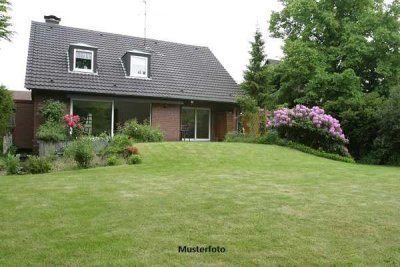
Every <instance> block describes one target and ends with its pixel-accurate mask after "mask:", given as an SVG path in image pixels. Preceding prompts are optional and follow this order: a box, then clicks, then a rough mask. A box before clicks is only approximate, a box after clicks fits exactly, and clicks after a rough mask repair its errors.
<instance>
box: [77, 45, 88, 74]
mask: <svg viewBox="0 0 400 267" xmlns="http://www.w3.org/2000/svg"><path fill="white" fill-rule="evenodd" d="M74 54H75V56H74V59H75V60H74V70H77V71H86V72H93V51H90V50H81V49H75V50H74Z"/></svg>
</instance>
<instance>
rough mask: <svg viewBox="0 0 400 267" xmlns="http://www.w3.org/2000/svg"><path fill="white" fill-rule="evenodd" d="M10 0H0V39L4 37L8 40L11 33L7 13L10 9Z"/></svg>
mask: <svg viewBox="0 0 400 267" xmlns="http://www.w3.org/2000/svg"><path fill="white" fill-rule="evenodd" d="M10 6H11V4H10V2H9V1H7V0H0V39H5V40H8V41H10V37H11V35H12V31H11V30H10V27H11V22H10V20H11V17H10V16H9V15H8V13H9V11H10Z"/></svg>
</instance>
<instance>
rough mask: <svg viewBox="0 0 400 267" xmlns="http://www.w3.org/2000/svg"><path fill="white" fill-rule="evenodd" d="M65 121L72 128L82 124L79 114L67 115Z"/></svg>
mask: <svg viewBox="0 0 400 267" xmlns="http://www.w3.org/2000/svg"><path fill="white" fill-rule="evenodd" d="M64 121H65V123H66V124H67V125H68V127H70V128H75V127H76V126H77V125H78V126H80V124H79V121H80V118H79V116H78V115H75V116H73V115H65V116H64Z"/></svg>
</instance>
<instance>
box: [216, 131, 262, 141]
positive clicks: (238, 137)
mask: <svg viewBox="0 0 400 267" xmlns="http://www.w3.org/2000/svg"><path fill="white" fill-rule="evenodd" d="M255 140H256V137H254V136H249V135H245V134H244V133H241V132H228V133H227V134H226V135H225V139H224V141H225V142H234V143H254V142H255Z"/></svg>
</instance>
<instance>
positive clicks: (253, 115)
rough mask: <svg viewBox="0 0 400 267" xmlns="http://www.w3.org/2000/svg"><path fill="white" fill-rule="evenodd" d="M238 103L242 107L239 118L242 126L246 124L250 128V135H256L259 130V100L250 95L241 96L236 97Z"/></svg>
mask: <svg viewBox="0 0 400 267" xmlns="http://www.w3.org/2000/svg"><path fill="white" fill-rule="evenodd" d="M236 103H237V104H238V105H239V107H240V111H241V114H240V117H239V120H240V122H241V125H242V126H246V127H247V128H248V130H249V132H248V133H246V134H249V135H250V136H256V135H257V134H258V132H259V128H260V125H259V120H258V115H259V114H258V113H259V107H258V106H257V101H256V100H255V99H254V98H253V97H252V96H249V95H244V96H239V97H237V98H236Z"/></svg>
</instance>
